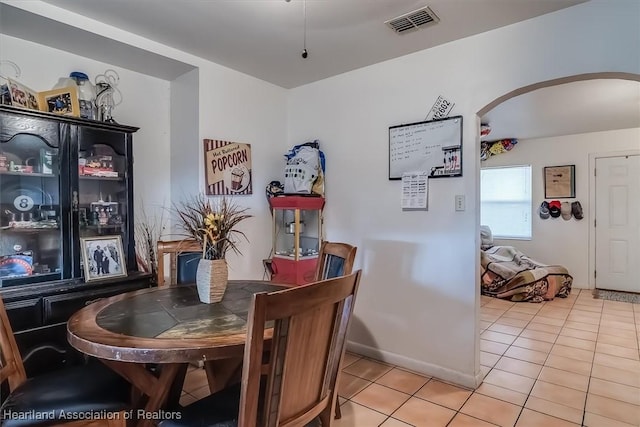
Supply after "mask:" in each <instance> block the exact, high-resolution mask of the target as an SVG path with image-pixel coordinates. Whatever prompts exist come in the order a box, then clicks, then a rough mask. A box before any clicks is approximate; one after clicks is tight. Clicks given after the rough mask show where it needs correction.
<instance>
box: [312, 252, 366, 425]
mask: <svg viewBox="0 0 640 427" xmlns="http://www.w3.org/2000/svg"><path fill="white" fill-rule="evenodd" d="M357 250H358V248H357V247H355V246H352V245H349V244H348V243H338V242H327V241H323V242H322V245H321V246H320V254H319V256H318V265H317V267H316V280H325V279H330V278H332V277H339V276H344V275H347V274H351V270H353V262H354V260H355V258H356V251H357ZM339 372H340V371H338V373H339ZM336 418H337V419H340V418H342V412H341V411H340V405H339V404H338V403H336Z"/></svg>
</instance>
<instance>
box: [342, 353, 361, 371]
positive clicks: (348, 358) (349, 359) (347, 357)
mask: <svg viewBox="0 0 640 427" xmlns="http://www.w3.org/2000/svg"><path fill="white" fill-rule="evenodd" d="M360 359H362V356H360V355H358V354H353V353H345V354H344V359H342V369H344V368H346V367H347V366H349V365H351V364H352V363H353V362H357V361H358V360H360Z"/></svg>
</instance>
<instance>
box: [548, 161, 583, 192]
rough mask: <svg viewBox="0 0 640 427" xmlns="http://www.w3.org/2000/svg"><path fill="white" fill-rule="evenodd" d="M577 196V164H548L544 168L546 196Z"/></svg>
mask: <svg viewBox="0 0 640 427" xmlns="http://www.w3.org/2000/svg"><path fill="white" fill-rule="evenodd" d="M573 197H576V166H575V165H565V166H547V167H545V168H544V198H545V199H567V198H573Z"/></svg>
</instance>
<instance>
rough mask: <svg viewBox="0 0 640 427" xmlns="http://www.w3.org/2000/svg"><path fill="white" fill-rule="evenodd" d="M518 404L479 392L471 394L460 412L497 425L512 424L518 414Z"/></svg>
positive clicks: (519, 408)
mask: <svg viewBox="0 0 640 427" xmlns="http://www.w3.org/2000/svg"><path fill="white" fill-rule="evenodd" d="M521 409H522V408H521V407H520V406H516V405H513V404H511V403H508V402H504V401H502V400H498V399H494V398H492V397H489V396H485V395H482V394H479V393H474V394H473V395H471V397H470V398H469V400H467V403H465V404H464V406H463V407H462V408H461V409H460V412H462V413H463V414H466V415H470V416H472V417H475V418H478V419H481V420H483V421H487V422H489V423H492V424H497V425H499V426H505V427H506V426H513V425H514V424H515V422H516V420H517V419H518V415H519V414H520V410H521Z"/></svg>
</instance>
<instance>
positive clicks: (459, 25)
mask: <svg viewBox="0 0 640 427" xmlns="http://www.w3.org/2000/svg"><path fill="white" fill-rule="evenodd" d="M583 1H585V0H306V9H307V50H308V51H309V57H308V58H307V59H306V60H305V59H302V57H301V51H302V47H303V37H304V19H303V6H304V0H291V1H290V2H287V1H285V0H135V1H132V0H108V1H107V0H82V1H79V0H44V2H46V3H49V4H51V5H55V6H58V7H61V8H64V9H68V10H70V11H73V12H75V13H78V14H80V15H84V16H86V17H89V18H93V19H95V20H98V21H101V22H103V23H106V24H109V25H112V26H114V27H118V28H121V29H123V30H126V31H129V32H131V33H134V34H137V35H140V36H143V37H146V38H148V39H151V40H155V41H157V42H160V43H162V44H165V45H167V46H171V47H174V48H176V49H179V50H182V51H185V52H189V53H191V54H194V55H196V56H199V57H202V58H205V59H208V60H211V61H213V62H215V63H218V64H221V65H224V66H227V67H229V68H232V69H235V70H237V71H240V72H243V73H246V74H249V75H252V76H255V77H258V78H260V79H262V80H266V81H268V82H272V83H274V84H276V85H279V86H282V87H285V88H292V87H296V86H300V85H303V84H306V83H310V82H313V81H316V80H320V79H323V78H327V77H330V76H334V75H337V74H341V73H344V72H346V71H350V70H354V69H356V68H360V67H364V66H367V65H371V64H375V63H378V62H381V61H385V60H388V59H392V58H396V57H399V56H402V55H406V54H408V53H411V52H416V51H419V50H423V49H427V48H430V47H433V46H437V45H440V44H443V43H447V42H449V41H452V40H456V39H460V38H464V37H468V36H471V35H474V34H478V33H482V32H485V31H489V30H491V29H494V28H498V27H502V26H505V25H509V24H513V23H516V22H519V21H523V20H526V19H530V18H533V17H536V16H539V15H542V14H546V13H550V12H553V11H556V10H559V9H562V8H565V7H569V6H572V5H575V4H578V3H581V2H583ZM14 3H16V4H17V3H20V2H19V1H18V2H14ZM423 6H429V7H430V8H431V9H432V10H433V12H434V13H435V14H436V15H437V16H438V17H439V18H440V22H439V23H438V24H436V25H433V26H428V27H427V28H425V29H422V30H419V31H415V32H411V33H408V34H407V33H405V34H403V35H397V34H396V33H394V32H393V31H392V30H391V29H389V28H388V27H387V26H386V25H385V24H384V21H386V20H389V19H391V18H394V17H396V16H398V15H402V14H404V13H407V12H411V11H414V10H416V9H419V8H421V7H423ZM18 7H19V6H18ZM9 24H10V23H7V25H9ZM31 30H32V31H38V29H37V27H32V28H31Z"/></svg>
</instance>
